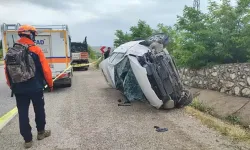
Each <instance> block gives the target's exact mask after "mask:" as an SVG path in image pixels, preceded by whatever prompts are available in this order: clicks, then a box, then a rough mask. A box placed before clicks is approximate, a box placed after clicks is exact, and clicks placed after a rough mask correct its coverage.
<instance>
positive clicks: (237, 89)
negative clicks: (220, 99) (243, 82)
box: [234, 86, 240, 95]
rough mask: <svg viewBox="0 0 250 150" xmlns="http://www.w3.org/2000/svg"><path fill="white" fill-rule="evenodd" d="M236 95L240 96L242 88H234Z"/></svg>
mask: <svg viewBox="0 0 250 150" xmlns="http://www.w3.org/2000/svg"><path fill="white" fill-rule="evenodd" d="M234 93H235V95H240V88H239V87H237V86H236V87H235V88H234Z"/></svg>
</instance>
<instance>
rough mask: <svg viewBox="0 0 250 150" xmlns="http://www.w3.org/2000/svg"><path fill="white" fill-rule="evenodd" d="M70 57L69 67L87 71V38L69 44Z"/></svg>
mask: <svg viewBox="0 0 250 150" xmlns="http://www.w3.org/2000/svg"><path fill="white" fill-rule="evenodd" d="M71 55H72V62H71V65H72V67H73V68H74V69H77V68H79V69H83V70H88V68H89V53H88V44H87V37H85V40H84V41H83V42H82V43H81V42H71Z"/></svg>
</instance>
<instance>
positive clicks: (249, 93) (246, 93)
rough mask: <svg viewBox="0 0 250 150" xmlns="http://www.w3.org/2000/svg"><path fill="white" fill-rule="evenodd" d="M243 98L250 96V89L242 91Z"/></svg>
mask: <svg viewBox="0 0 250 150" xmlns="http://www.w3.org/2000/svg"><path fill="white" fill-rule="evenodd" d="M241 92H242V95H243V96H249V95H250V89H249V88H244V89H243V90H242V91H241Z"/></svg>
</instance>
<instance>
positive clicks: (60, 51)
mask: <svg viewBox="0 0 250 150" xmlns="http://www.w3.org/2000/svg"><path fill="white" fill-rule="evenodd" d="M19 26H21V24H20V23H17V24H6V23H3V24H2V25H1V34H2V36H3V40H2V45H3V56H4V57H5V55H6V52H7V50H8V47H10V46H13V44H14V43H13V42H14V41H17V40H18V39H19V38H20V37H19V36H18V33H17V30H18V28H19ZM32 26H34V27H35V28H36V29H37V31H38V36H36V41H35V43H36V45H37V46H39V47H41V49H42V51H43V53H44V55H45V57H46V60H47V61H48V63H49V65H50V68H51V71H52V77H53V79H55V78H56V77H57V80H55V82H54V84H55V85H63V86H65V87H71V85H72V77H73V69H72V68H71V67H70V64H71V55H70V43H71V41H70V40H71V37H70V33H69V29H68V26H67V25H32ZM66 69H67V70H66ZM63 72H64V73H63ZM59 75H60V76H59Z"/></svg>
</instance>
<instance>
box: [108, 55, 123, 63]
mask: <svg viewBox="0 0 250 150" xmlns="http://www.w3.org/2000/svg"><path fill="white" fill-rule="evenodd" d="M123 56H124V53H117V55H115V57H114V59H113V60H112V61H111V63H112V64H116V63H117V62H119V61H120V60H121V59H122V57H123Z"/></svg>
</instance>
